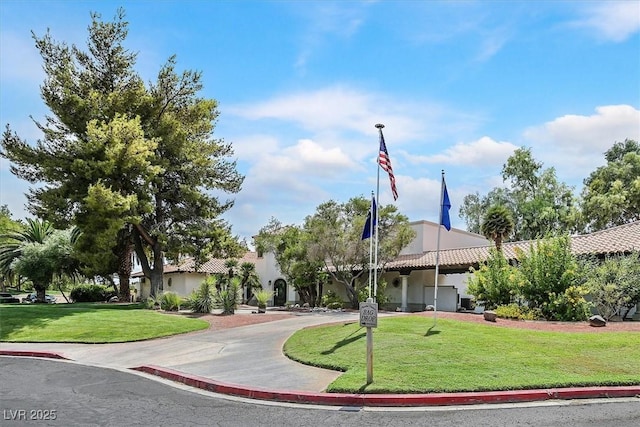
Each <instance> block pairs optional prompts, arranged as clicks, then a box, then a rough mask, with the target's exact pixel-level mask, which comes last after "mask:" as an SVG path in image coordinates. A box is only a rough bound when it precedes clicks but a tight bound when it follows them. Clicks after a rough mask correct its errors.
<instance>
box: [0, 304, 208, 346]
mask: <svg viewBox="0 0 640 427" xmlns="http://www.w3.org/2000/svg"><path fill="white" fill-rule="evenodd" d="M208 327H209V323H208V322H206V321H204V320H199V319H191V318H187V317H184V316H175V315H168V314H162V313H158V312H154V311H151V310H146V309H143V308H142V306H141V305H137V304H131V305H114V304H103V303H96V304H91V303H78V304H15V305H14V304H6V305H0V341H9V342H75V343H113V342H127V341H140V340H146V339H151V338H158V337H164V336H168V335H175V334H181V333H184V332H191V331H197V330H201V329H206V328H208Z"/></svg>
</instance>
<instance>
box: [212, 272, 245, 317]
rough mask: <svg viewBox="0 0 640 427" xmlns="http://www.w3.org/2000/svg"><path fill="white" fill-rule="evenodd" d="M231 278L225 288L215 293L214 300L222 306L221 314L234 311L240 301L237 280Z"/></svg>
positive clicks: (240, 294)
mask: <svg viewBox="0 0 640 427" xmlns="http://www.w3.org/2000/svg"><path fill="white" fill-rule="evenodd" d="M236 279H237V278H234V279H233V280H231V283H229V284H228V285H227V287H226V289H224V290H222V291H220V292H218V293H217V294H216V302H217V303H218V304H220V305H221V306H222V314H233V313H235V310H236V308H237V307H238V303H239V302H240V301H242V293H241V292H240V283H239V280H236Z"/></svg>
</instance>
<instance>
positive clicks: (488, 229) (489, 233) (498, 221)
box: [480, 205, 514, 252]
mask: <svg viewBox="0 0 640 427" xmlns="http://www.w3.org/2000/svg"><path fill="white" fill-rule="evenodd" d="M513 227H514V224H513V217H512V216H511V212H510V211H509V209H507V208H506V207H505V206H503V205H494V206H491V207H490V208H489V210H488V211H487V214H486V215H485V217H484V220H483V221H482V225H481V227H480V229H481V230H482V234H484V235H485V236H486V237H487V239H491V240H493V241H494V242H495V244H496V249H497V250H498V251H500V252H502V241H503V240H504V239H506V238H507V237H509V235H510V234H511V232H512V231H513Z"/></svg>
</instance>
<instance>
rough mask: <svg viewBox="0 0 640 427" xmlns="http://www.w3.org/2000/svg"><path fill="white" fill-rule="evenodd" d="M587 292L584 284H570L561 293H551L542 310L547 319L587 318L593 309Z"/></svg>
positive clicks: (572, 320)
mask: <svg viewBox="0 0 640 427" xmlns="http://www.w3.org/2000/svg"><path fill="white" fill-rule="evenodd" d="M587 293H588V291H587V288H585V287H584V286H569V288H568V289H566V290H565V291H564V292H563V293H561V294H560V295H556V294H555V293H552V294H550V295H549V302H548V303H545V305H544V306H543V307H541V310H542V312H543V314H544V315H545V317H546V318H547V319H549V318H551V319H553V320H560V321H562V322H574V321H577V320H586V319H587V318H588V317H589V313H590V310H591V304H590V303H589V302H587V300H586V299H585V298H584V297H585V296H586V295H587Z"/></svg>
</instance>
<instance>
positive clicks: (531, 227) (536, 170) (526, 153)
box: [460, 148, 582, 240]
mask: <svg viewBox="0 0 640 427" xmlns="http://www.w3.org/2000/svg"><path fill="white" fill-rule="evenodd" d="M542 166H543V165H542V163H540V162H538V161H536V160H535V159H534V158H533V156H532V155H531V150H530V149H529V148H519V149H517V150H516V151H515V152H514V154H513V155H512V156H511V157H509V159H508V160H507V162H506V163H505V164H504V166H503V168H502V179H503V181H504V182H505V183H506V184H507V185H508V186H507V187H506V188H494V189H492V190H491V191H490V192H489V193H488V194H487V195H486V196H480V195H479V194H477V193H476V194H472V195H469V196H467V197H465V199H464V202H463V204H462V206H461V208H460V216H461V217H462V218H463V219H464V220H465V222H466V223H467V227H468V230H469V231H474V232H478V228H477V227H478V218H484V216H485V215H486V213H487V210H488V209H489V208H490V207H491V206H493V205H496V204H501V205H503V206H505V207H507V208H508V209H509V210H510V211H511V215H512V217H513V222H514V228H513V233H512V235H511V239H513V240H533V239H536V238H541V237H544V236H547V235H557V234H562V233H571V232H577V231H581V229H582V226H581V215H580V210H579V207H578V202H577V201H576V199H575V197H574V195H573V189H572V188H571V187H569V186H567V185H566V184H564V183H561V182H559V181H558V179H557V178H556V173H555V170H554V169H553V168H548V169H543V168H542Z"/></svg>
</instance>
